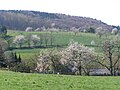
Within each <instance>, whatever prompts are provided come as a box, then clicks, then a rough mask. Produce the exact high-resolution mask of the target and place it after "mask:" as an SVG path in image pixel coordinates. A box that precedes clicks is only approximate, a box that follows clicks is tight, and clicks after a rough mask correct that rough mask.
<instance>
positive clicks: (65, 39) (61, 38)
mask: <svg viewBox="0 0 120 90" xmlns="http://www.w3.org/2000/svg"><path fill="white" fill-rule="evenodd" d="M46 33H48V34H50V33H49V32H25V31H12V30H9V31H8V35H9V36H16V35H19V34H22V35H25V36H26V35H28V34H37V35H41V34H46ZM52 35H53V37H54V41H53V45H54V46H56V45H60V46H62V47H66V46H67V45H68V44H69V42H70V40H71V39H72V40H74V41H76V42H78V43H81V44H84V45H90V43H91V41H92V40H94V41H95V43H96V45H99V44H100V43H101V41H102V40H103V39H104V38H105V37H104V36H103V37H102V38H98V37H97V36H96V35H95V34H91V33H77V35H75V34H74V33H73V32H58V33H57V32H53V33H52ZM48 45H50V42H48ZM43 49H44V48H32V49H14V50H13V51H14V52H17V53H19V54H21V56H22V58H25V59H26V58H27V59H29V57H31V56H34V54H38V53H39V52H40V51H41V50H43ZM49 49H50V48H49ZM95 50H96V51H97V52H99V51H100V49H99V48H98V47H95Z"/></svg>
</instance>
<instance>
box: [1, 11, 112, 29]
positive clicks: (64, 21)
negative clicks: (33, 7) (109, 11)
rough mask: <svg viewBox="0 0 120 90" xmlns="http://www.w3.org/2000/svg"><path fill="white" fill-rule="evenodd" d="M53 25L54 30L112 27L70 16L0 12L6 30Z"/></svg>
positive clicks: (98, 21) (88, 19) (86, 18)
mask: <svg viewBox="0 0 120 90" xmlns="http://www.w3.org/2000/svg"><path fill="white" fill-rule="evenodd" d="M52 23H54V24H55V26H54V27H56V28H60V29H70V28H71V27H76V28H80V29H87V28H90V27H93V28H97V27H103V28H105V29H108V30H111V29H112V28H113V27H112V26H110V25H107V24H106V23H103V22H102V21H100V20H96V19H92V18H88V17H78V16H70V15H65V14H56V13H46V12H38V11H18V10H0V24H2V25H6V26H7V28H8V29H14V30H25V29H26V27H33V28H34V29H36V28H41V27H43V26H44V27H46V28H50V27H51V24H52Z"/></svg>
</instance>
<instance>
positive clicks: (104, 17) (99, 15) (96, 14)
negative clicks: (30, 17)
mask: <svg viewBox="0 0 120 90" xmlns="http://www.w3.org/2000/svg"><path fill="white" fill-rule="evenodd" d="M0 9H1V10H35V11H41V12H50V13H63V14H67V15H68V14H69V15H75V16H85V17H91V18H94V19H95V18H96V19H98V20H101V21H103V22H105V23H107V24H109V25H120V10H119V9H120V0H0Z"/></svg>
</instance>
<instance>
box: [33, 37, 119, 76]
mask: <svg viewBox="0 0 120 90" xmlns="http://www.w3.org/2000/svg"><path fill="white" fill-rule="evenodd" d="M101 45H102V51H103V53H102V54H98V53H96V52H95V50H94V49H92V48H88V47H86V46H84V45H81V44H78V43H76V42H72V43H70V45H69V46H68V47H67V48H66V49H64V50H62V51H56V50H53V51H47V53H46V52H44V53H41V54H40V55H39V57H38V62H37V67H36V69H35V70H36V71H38V72H41V73H51V72H53V73H58V72H59V73H61V74H79V75H90V73H91V72H95V71H96V70H97V69H106V70H107V71H109V72H104V74H105V75H112V76H114V75H119V74H120V42H119V40H118V39H116V40H105V41H104V42H103V43H102V44H101Z"/></svg>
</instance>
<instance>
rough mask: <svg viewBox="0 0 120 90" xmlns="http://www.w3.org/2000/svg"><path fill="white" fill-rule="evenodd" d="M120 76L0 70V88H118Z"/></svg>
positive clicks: (101, 89)
mask: <svg viewBox="0 0 120 90" xmlns="http://www.w3.org/2000/svg"><path fill="white" fill-rule="evenodd" d="M119 81H120V77H99V76H98V77H94V76H92V77H87V76H70V75H69V76H66V75H50V74H27V73H15V72H9V71H1V70H0V89H1V90H9V89H11V90H120V82H119Z"/></svg>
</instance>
